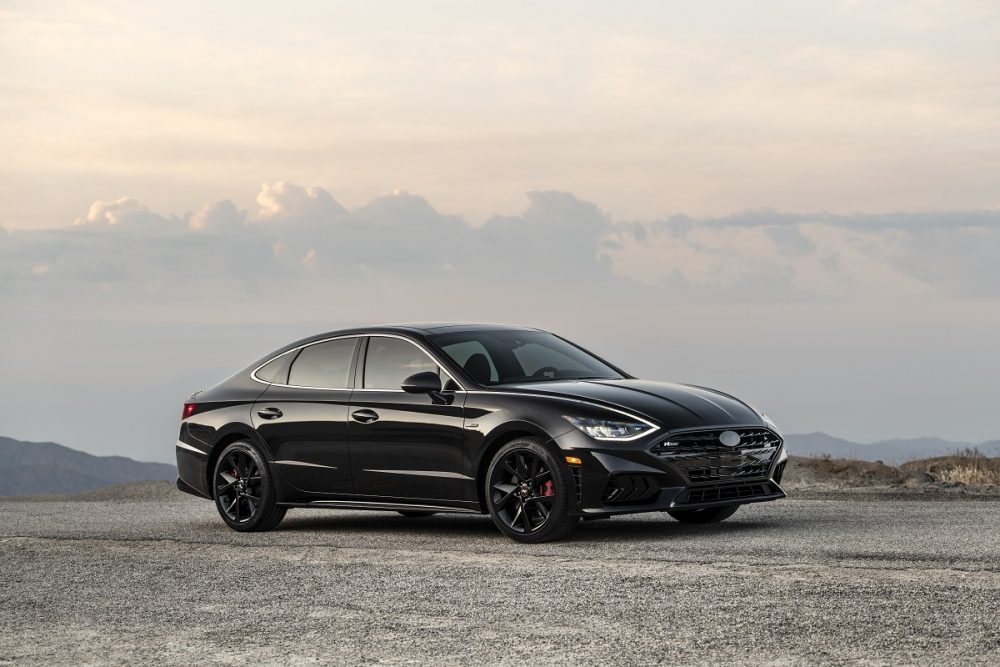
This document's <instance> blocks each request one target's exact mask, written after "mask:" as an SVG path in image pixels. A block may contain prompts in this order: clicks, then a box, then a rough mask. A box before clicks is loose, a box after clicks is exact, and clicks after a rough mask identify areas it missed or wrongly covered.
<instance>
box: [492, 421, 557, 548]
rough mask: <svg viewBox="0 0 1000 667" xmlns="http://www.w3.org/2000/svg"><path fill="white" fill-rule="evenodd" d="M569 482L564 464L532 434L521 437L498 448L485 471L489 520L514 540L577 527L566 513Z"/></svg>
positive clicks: (552, 536)
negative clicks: (528, 436) (531, 435)
mask: <svg viewBox="0 0 1000 667" xmlns="http://www.w3.org/2000/svg"><path fill="white" fill-rule="evenodd" d="M573 488H574V487H573V481H572V479H571V477H570V473H569V470H568V469H567V466H566V463H564V462H563V461H561V460H560V459H559V458H558V457H556V456H555V455H554V454H553V453H552V452H551V451H549V449H548V448H547V447H545V446H544V445H542V443H541V442H539V441H538V440H536V439H534V438H519V439H517V440H514V441H512V442H509V443H507V444H506V445H504V446H503V447H501V448H500V450H499V451H498V452H497V453H496V455H495V456H494V457H493V461H492V462H491V463H490V467H489V470H488V471H487V473H486V505H487V508H488V509H489V512H490V517H491V518H492V519H493V523H494V524H495V525H496V527H497V528H499V529H500V532H502V533H503V534H504V535H506V536H507V537H510V538H511V539H514V540H517V541H518V542H548V541H551V540H558V539H560V538H562V537H565V536H566V535H568V534H569V533H570V531H572V530H573V528H574V527H576V524H577V519H576V517H570V516H569V513H570V507H571V505H570V503H571V502H572V499H573V498H574V497H575V496H576V493H575V492H573V493H571V490H572V489H573Z"/></svg>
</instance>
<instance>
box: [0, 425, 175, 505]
mask: <svg viewBox="0 0 1000 667" xmlns="http://www.w3.org/2000/svg"><path fill="white" fill-rule="evenodd" d="M176 478H177V469H176V468H175V467H174V466H172V465H168V464H166V463H147V462H144V461H135V460H133V459H130V458H127V457H124V456H93V455H91V454H87V453H84V452H79V451H76V450H75V449H70V448H69V447H63V446H62V445H57V444H56V443H54V442H23V441H21V440H14V439H13V438H5V437H2V436H0V496H21V495H29V494H39V493H79V492H81V491H90V490H92V489H98V488H100V487H102V486H108V485H109V484H123V483H126V482H139V481H144V480H170V481H173V480H174V479H176Z"/></svg>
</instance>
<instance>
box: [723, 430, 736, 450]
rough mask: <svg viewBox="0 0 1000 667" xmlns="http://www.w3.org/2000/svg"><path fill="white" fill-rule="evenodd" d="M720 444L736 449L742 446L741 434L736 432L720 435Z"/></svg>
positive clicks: (726, 432) (725, 432)
mask: <svg viewBox="0 0 1000 667" xmlns="http://www.w3.org/2000/svg"><path fill="white" fill-rule="evenodd" d="M719 442H721V443H722V444H724V445H725V446H726V447H736V446H738V445H739V444H740V434H739V433H737V432H736V431H723V432H722V433H720V434H719Z"/></svg>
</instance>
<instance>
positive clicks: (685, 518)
mask: <svg viewBox="0 0 1000 667" xmlns="http://www.w3.org/2000/svg"><path fill="white" fill-rule="evenodd" d="M739 508H740V506H739V505H723V506H722V507H707V508H705V509H701V510H667V514H669V515H670V516H672V517H674V518H675V519H677V520H678V521H680V522H681V523H719V522H720V521H724V520H725V519H728V518H729V517H731V516H732V515H734V514H736V510H738V509H739Z"/></svg>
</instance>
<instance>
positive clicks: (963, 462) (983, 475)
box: [903, 448, 1000, 486]
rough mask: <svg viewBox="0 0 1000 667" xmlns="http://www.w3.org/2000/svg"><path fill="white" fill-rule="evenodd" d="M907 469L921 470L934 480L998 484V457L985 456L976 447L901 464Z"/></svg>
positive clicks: (999, 472) (999, 479)
mask: <svg viewBox="0 0 1000 667" xmlns="http://www.w3.org/2000/svg"><path fill="white" fill-rule="evenodd" d="M903 468H904V469H907V470H912V471H916V470H921V471H924V472H927V473H928V474H930V475H931V476H932V477H933V478H934V479H935V480H936V481H939V482H950V483H955V484H969V485H976V486H990V485H998V486H1000V458H992V459H991V458H987V457H986V455H985V454H983V453H982V452H981V451H979V450H978V449H976V448H973V449H964V450H962V451H960V452H958V453H957V454H954V455H952V456H939V457H936V458H932V459H924V460H923V461H910V462H909V463H905V464H903Z"/></svg>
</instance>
